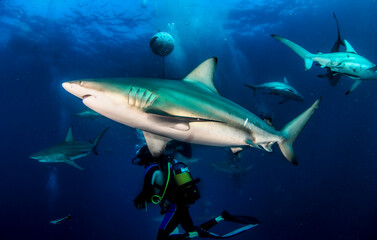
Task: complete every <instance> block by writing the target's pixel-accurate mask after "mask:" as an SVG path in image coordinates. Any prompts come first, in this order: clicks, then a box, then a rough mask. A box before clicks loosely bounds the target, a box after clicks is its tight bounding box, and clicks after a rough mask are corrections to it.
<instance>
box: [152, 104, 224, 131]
mask: <svg viewBox="0 0 377 240" xmlns="http://www.w3.org/2000/svg"><path fill="white" fill-rule="evenodd" d="M146 113H149V114H150V115H149V118H151V119H153V120H155V121H158V122H159V124H161V125H164V126H168V127H170V128H172V129H175V130H179V131H188V130H190V123H191V122H220V121H217V120H213V119H206V118H198V117H186V116H176V115H171V114H169V113H167V112H164V111H160V110H155V109H148V110H147V111H146Z"/></svg>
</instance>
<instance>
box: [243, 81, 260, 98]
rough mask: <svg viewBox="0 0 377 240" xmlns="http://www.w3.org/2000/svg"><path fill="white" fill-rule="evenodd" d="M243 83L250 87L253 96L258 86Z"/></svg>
mask: <svg viewBox="0 0 377 240" xmlns="http://www.w3.org/2000/svg"><path fill="white" fill-rule="evenodd" d="M244 85H245V86H246V87H248V88H250V89H253V91H254V96H255V95H256V94H257V89H258V86H255V85H252V84H248V83H244Z"/></svg>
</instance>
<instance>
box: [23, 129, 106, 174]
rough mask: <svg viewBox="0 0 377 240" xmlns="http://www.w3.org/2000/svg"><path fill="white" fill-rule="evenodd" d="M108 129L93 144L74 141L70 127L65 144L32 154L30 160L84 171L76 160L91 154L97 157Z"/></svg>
mask: <svg viewBox="0 0 377 240" xmlns="http://www.w3.org/2000/svg"><path fill="white" fill-rule="evenodd" d="M108 129H109V128H106V129H105V130H104V131H102V133H101V134H99V135H98V137H97V138H96V139H95V140H94V141H93V143H91V142H79V141H76V140H74V138H73V134H72V126H71V127H69V130H68V133H67V136H66V137H65V141H64V142H62V143H59V144H57V145H54V146H52V147H49V148H46V149H44V150H42V151H40V152H37V153H35V154H32V155H30V158H32V159H36V160H38V161H39V162H44V163H67V164H69V165H71V166H72V167H75V168H77V169H79V170H81V171H84V170H85V169H83V168H82V167H80V166H79V165H77V164H76V163H75V160H76V159H79V158H83V157H86V156H88V155H89V154H90V153H91V152H93V153H94V154H96V155H97V154H98V153H97V145H98V143H99V141H100V140H101V138H102V137H103V135H104V134H105V132H106V131H107V130H108Z"/></svg>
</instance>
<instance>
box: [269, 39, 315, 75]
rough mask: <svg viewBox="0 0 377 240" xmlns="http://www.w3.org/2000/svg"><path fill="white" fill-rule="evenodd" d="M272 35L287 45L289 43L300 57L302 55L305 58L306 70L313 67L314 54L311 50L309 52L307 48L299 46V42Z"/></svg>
mask: <svg viewBox="0 0 377 240" xmlns="http://www.w3.org/2000/svg"><path fill="white" fill-rule="evenodd" d="M271 36H272V37H273V38H275V39H276V40H278V41H279V42H282V43H284V44H285V45H287V46H288V47H289V48H290V49H292V50H293V51H294V52H295V53H297V54H298V55H299V56H300V57H302V58H303V59H304V62H305V70H306V71H308V70H309V69H310V68H311V67H312V65H313V54H311V53H310V52H308V51H307V50H306V49H304V48H303V47H301V46H299V45H298V44H296V43H294V42H292V41H289V40H288V39H285V38H283V37H280V36H278V35H275V34H271Z"/></svg>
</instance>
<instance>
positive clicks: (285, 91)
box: [245, 77, 304, 103]
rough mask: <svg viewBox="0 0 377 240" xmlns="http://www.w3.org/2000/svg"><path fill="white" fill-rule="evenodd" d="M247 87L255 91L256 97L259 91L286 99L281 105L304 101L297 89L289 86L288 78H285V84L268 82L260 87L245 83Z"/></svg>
mask: <svg viewBox="0 0 377 240" xmlns="http://www.w3.org/2000/svg"><path fill="white" fill-rule="evenodd" d="M245 86H246V87H248V88H251V89H253V90H254V95H255V93H256V91H257V90H261V91H262V92H263V93H264V94H273V95H277V96H281V97H283V98H284V99H283V100H282V101H281V102H280V103H285V102H286V101H288V100H295V101H299V102H302V101H304V97H303V96H302V95H301V94H300V93H299V92H298V91H297V90H296V89H294V88H293V87H292V86H291V85H289V83H288V80H287V78H286V77H284V82H267V83H262V84H260V85H252V84H248V83H245Z"/></svg>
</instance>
